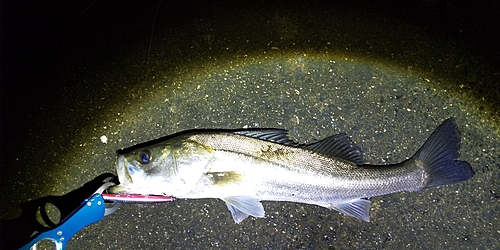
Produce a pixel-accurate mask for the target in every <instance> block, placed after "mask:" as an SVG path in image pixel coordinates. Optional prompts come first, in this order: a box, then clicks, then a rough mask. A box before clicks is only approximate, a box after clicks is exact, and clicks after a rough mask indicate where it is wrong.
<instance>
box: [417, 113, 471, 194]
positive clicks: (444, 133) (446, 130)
mask: <svg viewBox="0 0 500 250" xmlns="http://www.w3.org/2000/svg"><path fill="white" fill-rule="evenodd" d="M459 149H460V132H459V131H458V127H457V124H456V123H455V120H454V119H453V118H448V119H446V120H445V121H444V122H443V123H441V125H439V126H438V127H437V128H436V130H435V131H434V132H433V133H432V134H431V136H429V138H428V139H427V141H426V142H425V143H424V145H423V146H422V147H421V148H420V149H419V150H418V152H417V153H416V154H415V155H414V156H413V160H414V161H415V162H416V164H417V165H418V166H420V167H421V168H423V169H424V171H425V173H426V176H425V178H424V182H423V185H422V186H421V188H420V189H425V188H430V187H436V186H441V185H448V184H453V183H457V182H462V181H466V180H468V179H469V178H471V177H472V176H474V171H473V170H472V168H471V166H470V165H469V163H468V162H466V161H459V160H457V158H458V156H459V153H458V150H459Z"/></svg>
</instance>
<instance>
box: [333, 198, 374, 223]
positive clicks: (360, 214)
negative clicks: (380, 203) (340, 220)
mask: <svg viewBox="0 0 500 250" xmlns="http://www.w3.org/2000/svg"><path fill="white" fill-rule="evenodd" d="M370 205H371V201H369V200H366V199H355V200H351V201H347V202H344V203H340V204H332V205H330V208H331V209H335V210H337V211H339V212H341V213H343V214H345V215H349V216H352V217H354V218H358V219H360V220H363V221H366V222H370Z"/></svg>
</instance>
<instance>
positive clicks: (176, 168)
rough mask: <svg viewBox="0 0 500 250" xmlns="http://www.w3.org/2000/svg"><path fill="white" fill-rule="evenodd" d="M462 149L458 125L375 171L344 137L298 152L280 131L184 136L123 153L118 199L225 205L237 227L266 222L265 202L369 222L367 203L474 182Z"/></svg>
mask: <svg viewBox="0 0 500 250" xmlns="http://www.w3.org/2000/svg"><path fill="white" fill-rule="evenodd" d="M459 142H460V137H459V133H458V129H457V126H456V124H455V122H454V120H453V119H452V118H451V119H448V120H446V121H444V122H443V123H442V124H441V125H440V126H439V127H438V128H437V129H436V131H435V132H434V133H433V134H432V135H431V136H430V137H429V139H428V140H427V141H426V142H425V144H424V145H423V146H422V148H421V149H420V150H419V151H418V152H417V153H416V154H415V155H414V156H413V157H412V158H411V159H409V160H407V161H405V162H402V163H400V164H395V165H386V166H373V165H368V164H367V162H366V161H365V160H364V159H363V157H362V155H361V152H360V149H359V147H357V146H356V145H355V144H354V143H353V142H352V141H351V140H350V139H349V138H348V137H347V136H346V135H345V134H339V135H334V136H331V137H328V138H326V139H324V140H322V141H319V142H316V143H313V144H310V145H298V144H296V143H295V142H293V141H292V140H290V139H288V138H287V134H286V131H285V130H279V129H258V130H213V131H210V130H206V131H203V130H201V131H191V132H184V133H181V134H178V135H174V136H171V137H169V138H168V139H166V140H164V141H161V142H158V143H153V144H152V145H138V146H135V147H133V148H130V149H125V150H124V151H119V155H118V164H117V173H118V178H119V181H120V185H119V186H116V187H115V188H114V192H128V193H139V194H162V195H168V196H173V197H176V198H186V199H199V198H219V199H222V200H224V201H225V202H226V205H227V207H228V209H229V210H230V211H231V214H232V216H233V219H234V220H235V222H237V223H239V222H241V221H243V220H244V219H245V218H247V217H248V216H249V215H251V216H254V217H263V216H264V208H263V206H262V204H261V203H260V201H262V200H267V201H290V202H300V203H308V204H315V205H318V206H322V207H326V208H330V209H335V210H337V211H340V212H342V213H344V214H347V215H350V216H353V217H356V218H359V219H362V220H364V221H369V209H370V201H369V200H367V199H365V198H367V197H373V196H380V195H385V194H390V193H395V192H400V191H418V190H421V189H424V188H429V187H434V186H439V185H446V184H452V183H456V182H460V181H464V180H467V179H469V178H470V177H472V176H473V175H474V172H473V170H472V168H471V167H470V165H469V164H468V163H467V162H465V161H458V160H457V159H456V158H457V157H458V149H459Z"/></svg>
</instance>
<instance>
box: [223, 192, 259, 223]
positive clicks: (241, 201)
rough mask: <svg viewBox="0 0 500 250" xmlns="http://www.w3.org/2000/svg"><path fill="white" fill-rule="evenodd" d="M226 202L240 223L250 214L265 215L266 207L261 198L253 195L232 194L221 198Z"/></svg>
mask: <svg viewBox="0 0 500 250" xmlns="http://www.w3.org/2000/svg"><path fill="white" fill-rule="evenodd" d="M221 199H222V200H223V201H225V202H226V206H227V209H229V211H230V212H231V215H232V216H233V219H234V222H236V223H240V222H242V221H243V220H244V219H246V218H247V217H248V216H249V215H251V216H253V217H259V218H262V217H264V207H263V206H262V203H260V200H259V199H257V198H255V197H251V196H231V197H224V198H221Z"/></svg>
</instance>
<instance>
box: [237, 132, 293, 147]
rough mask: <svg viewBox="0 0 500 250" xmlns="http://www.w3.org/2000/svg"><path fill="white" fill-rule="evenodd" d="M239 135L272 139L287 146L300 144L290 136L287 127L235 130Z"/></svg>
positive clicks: (265, 139) (271, 140)
mask: <svg viewBox="0 0 500 250" xmlns="http://www.w3.org/2000/svg"><path fill="white" fill-rule="evenodd" d="M234 133H235V134H237V135H244V136H248V137H252V138H256V139H260V140H264V141H270V142H274V143H278V144H282V145H286V146H295V147H296V146H299V144H298V143H296V142H295V141H293V140H292V139H290V138H288V130H285V129H254V130H240V131H235V132H234Z"/></svg>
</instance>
